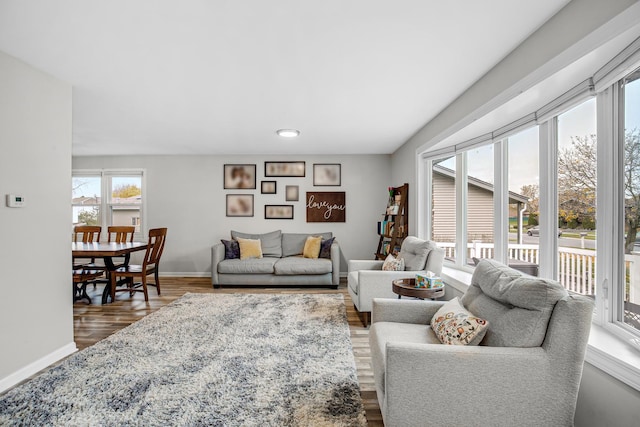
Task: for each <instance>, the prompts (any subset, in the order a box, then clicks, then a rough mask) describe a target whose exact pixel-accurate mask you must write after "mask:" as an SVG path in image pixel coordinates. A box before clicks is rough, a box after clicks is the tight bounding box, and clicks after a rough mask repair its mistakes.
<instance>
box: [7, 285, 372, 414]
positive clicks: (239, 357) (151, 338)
mask: <svg viewBox="0 0 640 427" xmlns="http://www.w3.org/2000/svg"><path fill="white" fill-rule="evenodd" d="M0 425H53V426H63V425H64V426H71V425H103V426H112V425H118V426H125V425H140V426H160V425H162V426H166V425H180V426H205V425H206V426H361V425H366V419H365V415H364V410H363V406H362V400H361V398H360V390H359V387H358V379H357V376H356V368H355V361H354V358H353V351H352V347H351V341H350V338H349V326H348V324H347V320H346V312H345V307H344V299H343V297H342V295H335V294H279V295H273V294H271V295H266V294H186V295H185V296H183V297H182V298H180V299H178V300H176V301H175V302H173V303H172V304H169V305H167V306H165V307H164V308H162V309H160V310H158V311H157V312H155V313H152V314H150V315H148V316H147V317H145V318H143V319H142V320H140V321H138V322H136V323H134V324H132V325H131V326H129V327H127V328H125V329H122V330H120V331H118V332H116V333H115V334H113V335H111V336H110V337H108V338H107V339H105V340H103V341H100V342H98V343H96V344H95V345H93V346H91V347H89V348H87V349H85V350H83V351H80V352H78V353H76V354H74V355H72V356H71V357H69V358H67V359H66V360H64V361H63V362H62V363H61V364H59V365H57V366H55V367H53V368H51V369H49V370H47V371H46V372H44V373H43V374H41V375H39V376H38V377H36V378H34V379H33V380H31V381H29V382H27V383H24V384H22V385H20V386H17V387H15V388H14V389H12V390H9V391H8V392H7V393H5V394H4V395H2V396H0Z"/></svg>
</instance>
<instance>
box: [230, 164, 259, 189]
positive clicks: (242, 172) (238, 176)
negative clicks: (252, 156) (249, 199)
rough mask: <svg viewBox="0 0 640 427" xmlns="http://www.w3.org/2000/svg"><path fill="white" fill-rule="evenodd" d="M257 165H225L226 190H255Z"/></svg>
mask: <svg viewBox="0 0 640 427" xmlns="http://www.w3.org/2000/svg"><path fill="white" fill-rule="evenodd" d="M255 188H256V165H255V164H253V165H233V164H229V165H224V189H225V190H254V189H255Z"/></svg>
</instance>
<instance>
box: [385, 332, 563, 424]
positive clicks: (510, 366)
mask: <svg viewBox="0 0 640 427" xmlns="http://www.w3.org/2000/svg"><path fill="white" fill-rule="evenodd" d="M550 365H551V364H550V361H549V358H548V356H547V354H546V352H545V351H544V350H543V349H542V348H540V347H535V348H513V347H485V346H448V345H438V344H416V343H398V342H388V343H387V346H386V372H385V401H386V405H385V407H386V417H385V423H388V424H389V425H415V424H414V423H415V420H420V419H429V423H430V424H432V425H448V424H451V422H452V416H453V417H455V418H454V419H455V424H457V425H477V424H478V420H482V423H481V424H484V425H519V424H521V421H522V420H537V421H538V422H539V423H540V422H541V423H542V424H545V425H561V424H562V425H568V424H571V423H570V422H567V421H568V420H564V421H565V422H559V421H558V420H557V419H556V420H549V419H548V418H547V409H548V408H549V407H554V405H558V404H559V402H561V398H560V397H559V396H558V393H557V392H555V391H553V389H554V388H557V387H558V386H559V385H558V384H555V382H554V380H553V378H551V377H552V375H550ZM525 384H526V386H525ZM559 388H562V387H561V386H560V387H559ZM492 390H500V392H499V393H492V392H490V391H492ZM461 391H463V393H464V396H466V397H467V398H465V399H464V402H463V403H464V404H461V405H456V406H455V408H454V407H452V406H451V405H448V404H443V402H448V403H451V402H460V397H461V394H460V393H461ZM479 396H481V398H478V397H479ZM417 398H420V402H422V404H420V405H416V404H415V403H416V399H417ZM554 399H555V401H554ZM523 402H526V405H523ZM523 406H524V409H523ZM513 408H518V410H517V411H514V410H513ZM523 411H524V412H526V413H523ZM552 412H553V411H552ZM542 420H545V421H542ZM570 421H572V420H570ZM412 423H413V424H412Z"/></svg>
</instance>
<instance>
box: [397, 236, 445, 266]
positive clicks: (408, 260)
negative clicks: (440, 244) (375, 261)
mask: <svg viewBox="0 0 640 427" xmlns="http://www.w3.org/2000/svg"><path fill="white" fill-rule="evenodd" d="M434 248H437V245H436V244H435V243H434V242H431V241H429V240H422V239H418V238H417V237H414V236H408V237H406V238H405V239H404V240H403V241H402V246H401V247H400V255H399V257H400V258H402V259H404V269H405V270H407V271H416V270H424V266H425V264H426V263H427V257H428V256H429V252H431V250H432V249H434Z"/></svg>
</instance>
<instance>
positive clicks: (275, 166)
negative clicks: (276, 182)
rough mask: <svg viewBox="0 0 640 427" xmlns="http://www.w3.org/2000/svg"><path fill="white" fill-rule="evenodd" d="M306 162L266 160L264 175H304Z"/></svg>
mask: <svg viewBox="0 0 640 427" xmlns="http://www.w3.org/2000/svg"><path fill="white" fill-rule="evenodd" d="M305 165H306V163H305V162H304V161H299V162H264V176H271V177H278V176H279V177H286V176H290V177H304V176H305V170H306V167H305Z"/></svg>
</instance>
